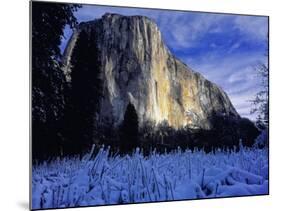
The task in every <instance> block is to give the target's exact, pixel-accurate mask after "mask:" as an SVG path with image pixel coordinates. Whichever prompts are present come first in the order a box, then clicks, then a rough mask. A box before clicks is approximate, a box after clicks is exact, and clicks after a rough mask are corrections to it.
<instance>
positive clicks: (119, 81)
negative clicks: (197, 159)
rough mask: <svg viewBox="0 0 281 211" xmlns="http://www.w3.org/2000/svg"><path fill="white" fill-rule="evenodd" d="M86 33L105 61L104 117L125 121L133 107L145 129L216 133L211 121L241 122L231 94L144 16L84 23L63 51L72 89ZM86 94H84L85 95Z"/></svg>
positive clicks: (110, 16)
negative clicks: (183, 57)
mask: <svg viewBox="0 0 281 211" xmlns="http://www.w3.org/2000/svg"><path fill="white" fill-rule="evenodd" d="M82 31H85V32H86V33H87V34H89V35H90V36H95V40H96V42H97V43H96V44H97V47H98V49H99V54H100V55H99V56H100V60H101V67H100V68H101V76H100V77H101V79H102V81H103V84H102V87H103V88H102V89H103V90H102V93H103V94H102V95H103V98H102V100H101V105H100V112H99V118H100V120H101V121H102V120H103V119H111V120H112V121H113V122H114V124H115V125H118V124H120V123H121V122H122V120H123V117H124V113H125V110H126V107H127V105H128V103H129V102H131V103H132V104H133V105H134V107H135V109H136V111H137V114H138V118H139V122H140V125H142V124H144V123H145V122H147V121H151V122H154V123H155V124H156V125H157V124H159V123H162V122H164V121H165V122H167V123H168V124H169V125H170V126H171V127H173V128H175V129H177V128H181V127H190V128H201V129H204V130H208V129H210V128H212V122H211V119H212V116H213V115H216V114H219V115H221V116H224V117H228V116H229V117H231V118H238V119H239V118H240V116H239V114H238V113H237V112H236V110H235V108H234V107H233V105H232V103H231V101H230V99H229V98H228V96H227V94H226V93H225V92H224V91H223V90H222V89H221V88H220V87H218V86H217V85H216V84H214V83H212V82H211V81H209V80H207V79H205V78H204V77H203V76H202V75H201V74H199V73H198V72H195V71H194V70H192V69H191V68H190V67H188V66H187V65H186V64H184V63H183V62H181V61H180V60H179V59H177V58H176V57H175V56H174V55H173V54H172V53H171V52H170V51H169V49H168V48H167V46H166V45H165V43H164V41H163V38H162V36H161V33H160V30H159V29H158V27H157V25H156V23H155V22H154V21H153V20H151V19H149V18H147V17H143V16H122V15H118V14H108V13H107V14H105V15H103V16H102V18H100V19H96V20H94V21H89V22H84V23H80V24H79V26H78V27H77V29H76V30H75V32H74V33H73V35H72V37H71V39H70V41H69V43H68V45H67V47H66V50H65V52H64V60H63V62H64V67H63V71H64V73H65V75H66V78H67V81H68V82H69V83H70V84H71V70H72V68H73V66H72V64H71V58H72V55H73V54H72V52H73V49H74V47H75V46H77V45H79V42H78V40H79V39H78V38H79V35H80V33H81V32H82ZM81 94H83V93H81Z"/></svg>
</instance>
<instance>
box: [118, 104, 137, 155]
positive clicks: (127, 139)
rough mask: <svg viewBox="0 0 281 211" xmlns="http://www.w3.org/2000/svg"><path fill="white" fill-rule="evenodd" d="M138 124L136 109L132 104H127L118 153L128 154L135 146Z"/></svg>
mask: <svg viewBox="0 0 281 211" xmlns="http://www.w3.org/2000/svg"><path fill="white" fill-rule="evenodd" d="M138 130H139V122H138V115H137V112H136V109H135V107H134V105H133V104H131V103H129V104H128V106H127V109H126V112H125V115H124V120H123V124H122V126H121V134H120V135H121V137H120V151H121V153H123V154H125V153H130V152H132V150H134V149H135V148H136V147H137V146H139V141H138Z"/></svg>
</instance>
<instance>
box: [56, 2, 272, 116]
mask: <svg viewBox="0 0 281 211" xmlns="http://www.w3.org/2000/svg"><path fill="white" fill-rule="evenodd" d="M106 12H110V13H119V14H123V15H144V16H147V17H150V18H151V19H153V20H154V21H155V22H156V23H157V25H158V27H159V29H160V31H161V33H162V36H163V38H164V40H165V43H166V45H167V46H168V48H169V49H170V50H171V52H173V53H174V54H175V55H176V56H177V58H179V59H180V60H181V61H183V62H184V63H186V64H187V65H188V66H189V67H191V68H192V69H193V70H195V71H197V72H200V73H201V74H202V75H204V76H205V78H207V79H209V80H210V81H212V82H215V83H216V84H217V85H218V86H220V87H222V88H223V89H224V90H225V91H226V93H227V94H228V96H229V97H230V99H231V101H232V103H233V105H234V106H235V108H236V110H237V111H238V112H239V113H240V115H241V116H243V117H248V118H250V119H252V120H254V119H255V115H254V114H250V110H251V106H252V105H251V103H250V102H249V101H250V100H251V99H253V98H254V96H255V93H256V92H257V91H258V90H259V89H260V78H259V77H258V75H257V71H255V67H256V66H257V64H258V63H259V62H266V61H267V58H266V56H265V54H266V52H267V34H268V31H267V30H268V22H267V17H261V16H241V15H227V14H214V13H199V12H179V11H170V10H152V9H137V8H121V7H106V6H94V5H85V6H83V7H82V8H81V9H79V10H78V11H77V12H76V13H75V16H76V17H77V19H78V22H82V21H89V20H93V19H96V18H100V17H101V16H102V15H103V14H104V13H106ZM64 33H65V34H64V37H65V38H64V39H63V40H62V44H61V49H62V50H63V49H64V47H65V45H66V43H67V40H68V39H69V37H70V36H71V33H72V32H71V30H70V29H69V28H68V27H66V29H65V30H64Z"/></svg>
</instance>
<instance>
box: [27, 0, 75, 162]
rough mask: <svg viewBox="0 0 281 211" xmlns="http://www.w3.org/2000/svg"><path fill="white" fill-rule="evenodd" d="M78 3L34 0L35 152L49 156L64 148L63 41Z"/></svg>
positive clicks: (33, 124) (33, 121) (33, 102)
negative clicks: (61, 67) (61, 64)
mask: <svg viewBox="0 0 281 211" xmlns="http://www.w3.org/2000/svg"><path fill="white" fill-rule="evenodd" d="M78 7H79V6H78V5H74V4H60V3H55V4H54V3H47V2H32V156H33V159H45V158H47V157H49V156H52V155H57V154H59V152H60V151H61V150H60V149H61V141H62V135H61V125H62V124H60V121H61V119H62V116H63V108H64V94H63V87H64V83H65V78H64V75H63V72H62V71H61V69H60V60H61V53H60V49H59V45H60V43H61V38H62V35H63V29H64V27H65V26H66V25H67V24H68V25H70V26H71V27H73V26H74V25H75V24H76V18H75V17H74V15H73V12H74V11H75V10H76V9H77V8H78Z"/></svg>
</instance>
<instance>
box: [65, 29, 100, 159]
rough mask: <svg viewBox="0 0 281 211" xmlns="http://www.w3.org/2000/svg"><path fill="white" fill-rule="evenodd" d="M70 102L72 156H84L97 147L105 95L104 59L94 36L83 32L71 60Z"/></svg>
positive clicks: (69, 124) (69, 119)
mask: <svg viewBox="0 0 281 211" xmlns="http://www.w3.org/2000/svg"><path fill="white" fill-rule="evenodd" d="M71 64H72V65H73V68H72V72H71V86H72V87H71V89H70V99H69V102H68V109H67V110H68V113H67V117H66V119H67V121H66V124H67V125H68V128H67V130H68V131H67V132H66V133H67V134H68V136H69V140H71V142H70V143H69V144H68V146H67V147H66V148H67V149H68V151H69V152H70V153H79V154H81V153H82V152H83V150H85V149H87V148H89V147H90V146H91V145H92V144H93V138H94V135H96V133H95V132H97V131H96V129H97V128H96V127H95V126H96V120H97V113H98V110H99V102H100V98H101V94H102V92H101V91H102V82H101V79H100V58H99V52H98V48H97V41H96V38H95V36H94V33H91V32H90V31H87V32H86V31H84V30H83V31H81V32H80V34H79V38H78V40H77V42H76V46H75V48H74V50H73V55H72V58H71Z"/></svg>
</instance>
